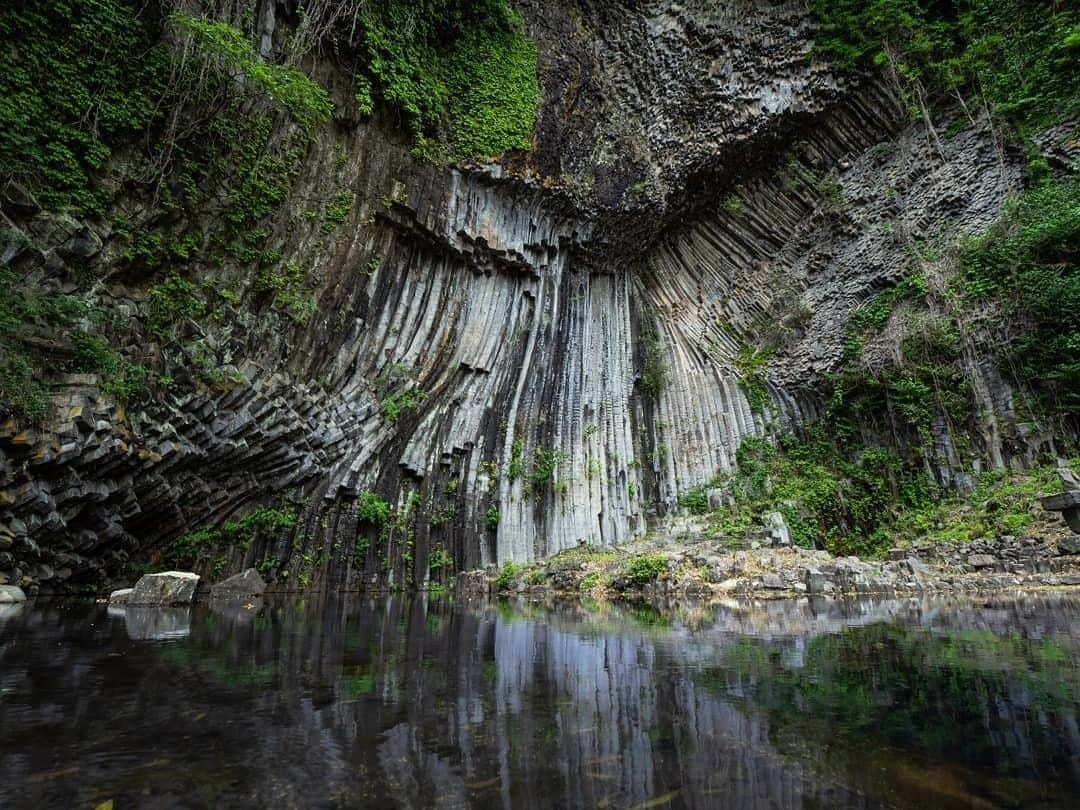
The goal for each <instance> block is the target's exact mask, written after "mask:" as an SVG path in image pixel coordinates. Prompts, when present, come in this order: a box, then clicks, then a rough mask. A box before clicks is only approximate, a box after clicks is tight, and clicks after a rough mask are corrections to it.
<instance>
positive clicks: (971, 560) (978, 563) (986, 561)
mask: <svg viewBox="0 0 1080 810" xmlns="http://www.w3.org/2000/svg"><path fill="white" fill-rule="evenodd" d="M967 564H968V565H970V566H971V567H972V568H994V567H995V566H996V565H997V560H996V559H994V558H993V557H991V556H990V555H989V554H971V555H969V556H968V558H967Z"/></svg>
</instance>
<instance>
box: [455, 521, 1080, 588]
mask: <svg viewBox="0 0 1080 810" xmlns="http://www.w3.org/2000/svg"><path fill="white" fill-rule="evenodd" d="M1078 539H1080V538H1076V537H1075V536H1069V537H1065V538H1063V539H1062V540H1060V541H1059V542H1053V541H1051V540H1044V539H1036V538H1030V537H1027V538H1017V537H1012V536H1002V537H999V538H995V539H984V540H976V541H973V542H971V543H965V544H952V543H933V544H930V543H927V544H924V545H919V546H914V547H911V548H897V549H893V550H891V551H890V552H889V553H888V555H887V558H886V559H885V560H880V561H878V560H860V559H859V558H857V557H834V556H832V555H831V554H829V553H828V552H827V551H821V550H811V549H804V548H799V547H793V546H791V545H781V544H780V543H775V545H774V546H772V547H761V546H759V544H758V543H757V542H754V543H752V544H747V545H744V546H743V547H737V548H736V547H733V546H732V544H731V543H730V542H729V541H726V540H711V539H704V538H697V539H689V540H684V541H675V542H673V541H647V542H644V543H637V544H633V545H631V546H629V547H626V548H624V549H622V550H621V553H618V554H611V553H607V552H603V551H598V550H590V549H582V550H579V551H577V552H570V553H568V554H565V555H560V556H556V557H554V558H552V559H549V560H546V561H544V562H541V563H536V564H534V565H531V566H525V567H522V568H520V569H519V570H516V571H514V572H513V573H512V574H511V575H509V576H507V575H506V574H501V573H500V572H499V571H498V570H497V569H495V568H494V567H493V568H491V569H488V570H487V571H475V572H468V573H467V574H466V575H463V577H462V583H461V592H462V595H463V596H464V597H465V598H473V597H477V596H490V595H492V594H495V593H497V592H499V591H502V592H504V593H506V592H509V593H524V594H528V595H529V596H530V598H531V597H543V596H545V595H548V594H574V595H581V594H584V595H590V596H607V597H614V598H628V599H632V600H633V599H642V598H645V599H659V600H662V599H666V598H670V597H679V598H686V597H690V598H694V599H711V598H721V599H722V598H727V597H730V596H736V595H755V596H758V597H763V598H784V597H790V596H793V595H809V596H822V595H859V596H865V595H870V594H884V595H893V594H903V593H931V592H949V591H981V590H998V589H1003V588H1015V587H1019V586H1025V587H1040V586H1061V585H1070V586H1071V585H1080V543H1078V542H1077V540H1078ZM641 554H649V555H653V556H657V557H660V558H662V559H663V561H664V565H663V567H662V568H661V569H660V570H659V572H658V573H657V575H656V577H655V578H653V579H649V580H647V581H644V582H642V581H640V580H639V579H637V578H636V577H635V576H633V574H632V571H633V561H634V559H635V558H636V557H637V555H641Z"/></svg>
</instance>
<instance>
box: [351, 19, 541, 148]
mask: <svg viewBox="0 0 1080 810" xmlns="http://www.w3.org/2000/svg"><path fill="white" fill-rule="evenodd" d="M359 23H360V27H361V30H362V38H363V47H364V50H365V52H366V53H365V64H364V66H363V68H362V73H361V77H362V81H361V82H360V86H361V92H360V94H359V95H360V98H358V104H359V106H361V107H364V106H366V105H367V104H369V102H368V101H367V99H366V98H364V94H365V93H368V92H370V91H369V90H368V88H372V89H373V90H374V92H375V94H376V95H377V96H378V97H379V98H381V99H382V100H383V101H384V102H385V103H387V104H388V105H389V106H390V107H391V108H392V109H393V110H395V111H396V112H397V114H398V115H399V117H400V119H401V122H402V124H403V125H404V126H405V128H406V129H407V130H408V131H409V133H411V135H412V137H413V140H414V144H415V149H414V152H415V153H416V154H417V155H422V156H425V157H438V156H447V157H450V158H451V159H454V160H462V159H467V158H471V157H488V156H494V155H499V154H501V153H503V152H505V151H508V150H511V149H528V148H529V146H530V137H531V134H532V129H533V119H534V117H535V115H536V105H537V100H538V98H539V92H540V91H539V83H538V81H539V80H538V78H537V63H536V46H535V45H534V44H533V42H532V41H531V40H530V39H529V38H528V37H527V36H526V35H525V34H524V33H523V31H522V26H523V23H522V19H521V16H520V15H519V14H518V13H517V12H515V11H514V10H512V9H511V8H510V7H509V5H508V4H507V2H506V0H374V2H371V3H369V4H367V5H366V7H365V10H364V11H363V12H361V14H360V16H359Z"/></svg>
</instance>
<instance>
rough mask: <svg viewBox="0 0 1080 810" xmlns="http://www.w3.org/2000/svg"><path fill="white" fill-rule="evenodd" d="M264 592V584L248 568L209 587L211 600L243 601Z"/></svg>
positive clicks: (256, 574)
mask: <svg viewBox="0 0 1080 810" xmlns="http://www.w3.org/2000/svg"><path fill="white" fill-rule="evenodd" d="M265 591H266V583H265V582H264V581H263V578H262V577H260V576H259V572H258V571H256V570H255V569H254V568H248V569H247V570H246V571H243V572H241V573H239V574H234V575H233V576H231V577H229V578H228V579H225V580H222V581H221V582H219V583H217V584H216V585H213V586H211V588H210V596H211V598H213V599H244V598H246V597H248V596H259V595H261V594H263V593H264V592H265Z"/></svg>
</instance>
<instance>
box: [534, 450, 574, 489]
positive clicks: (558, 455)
mask: <svg viewBox="0 0 1080 810" xmlns="http://www.w3.org/2000/svg"><path fill="white" fill-rule="evenodd" d="M565 460H566V454H565V453H563V452H562V451H560V450H552V449H548V448H544V447H537V448H536V449H535V450H534V451H533V464H532V469H531V470H530V471H529V483H530V484H531V485H532V491H533V492H534V493H535V492H539V491H540V490H542V489H543V488H544V487H546V486H548V485H549V484H551V483H552V482H553V481H554V480H555V473H556V472H558V470H559V467H560V466H561V465H562V463H563V462H564V461H565Z"/></svg>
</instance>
